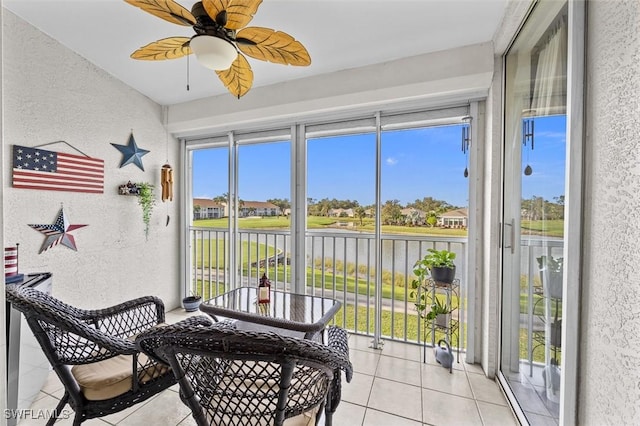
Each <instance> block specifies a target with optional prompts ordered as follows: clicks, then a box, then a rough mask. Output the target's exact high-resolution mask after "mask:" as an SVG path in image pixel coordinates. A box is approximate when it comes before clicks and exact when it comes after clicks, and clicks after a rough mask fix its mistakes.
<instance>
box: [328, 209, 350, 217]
mask: <svg viewBox="0 0 640 426" xmlns="http://www.w3.org/2000/svg"><path fill="white" fill-rule="evenodd" d="M329 216H331V217H354V216H355V215H354V213H353V209H330V210H329Z"/></svg>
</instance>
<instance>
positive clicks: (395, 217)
mask: <svg viewBox="0 0 640 426" xmlns="http://www.w3.org/2000/svg"><path fill="white" fill-rule="evenodd" d="M401 219H402V206H401V205H400V201H398V200H388V201H387V202H386V203H384V205H383V206H382V223H383V224H384V225H395V224H397V223H399V222H400V220H401Z"/></svg>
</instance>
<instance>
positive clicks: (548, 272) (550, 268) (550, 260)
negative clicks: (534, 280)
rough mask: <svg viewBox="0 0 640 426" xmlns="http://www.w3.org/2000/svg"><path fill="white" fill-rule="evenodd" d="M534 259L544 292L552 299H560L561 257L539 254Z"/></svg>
mask: <svg viewBox="0 0 640 426" xmlns="http://www.w3.org/2000/svg"><path fill="white" fill-rule="evenodd" d="M536 260H537V261H538V270H539V271H540V279H541V280H542V285H543V288H544V291H545V294H546V295H548V296H549V297H552V298H554V299H562V271H563V258H562V257H558V258H554V257H553V256H551V255H549V256H540V257H538V258H536Z"/></svg>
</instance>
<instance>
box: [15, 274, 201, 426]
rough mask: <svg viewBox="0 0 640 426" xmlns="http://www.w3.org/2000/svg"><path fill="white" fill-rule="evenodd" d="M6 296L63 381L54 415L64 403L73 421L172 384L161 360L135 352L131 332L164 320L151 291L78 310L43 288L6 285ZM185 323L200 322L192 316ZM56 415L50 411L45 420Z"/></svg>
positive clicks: (125, 404)
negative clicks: (122, 301)
mask: <svg viewBox="0 0 640 426" xmlns="http://www.w3.org/2000/svg"><path fill="white" fill-rule="evenodd" d="M5 293H6V298H7V301H8V302H10V303H11V304H12V305H13V307H14V308H15V309H17V310H19V311H20V312H22V313H23V314H24V316H25V318H26V320H27V323H28V324H29V327H30V328H31V330H32V331H33V334H34V335H35V337H36V339H37V340H38V342H39V344H40V346H41V347H42V350H43V351H44V353H45V354H46V356H47V358H48V359H49V362H50V363H51V365H52V367H53V370H54V371H55V372H56V374H57V375H58V377H59V378H60V381H61V382H62V384H63V385H64V388H65V393H64V396H63V397H62V399H61V400H60V403H59V404H58V406H57V407H56V410H55V413H54V414H55V415H57V416H60V414H61V412H62V409H63V408H64V406H65V405H66V404H67V403H68V404H69V405H71V408H73V410H74V411H75V417H74V420H73V424H74V425H79V424H80V423H82V422H83V421H85V420H87V419H91V418H95V417H102V416H105V415H107V414H111V413H115V412H118V411H121V410H124V409H125V408H128V407H130V406H132V405H134V404H137V403H139V402H142V401H145V400H146V399H148V398H150V397H152V396H153V395H155V394H157V393H158V392H160V391H162V390H164V389H166V388H168V387H170V386H172V385H174V384H175V383H176V379H175V376H174V375H173V373H172V372H171V370H170V368H169V367H168V365H167V364H159V363H158V362H157V361H155V360H152V359H149V358H148V357H147V356H146V355H145V354H142V353H140V351H139V350H138V348H137V346H136V344H135V336H136V335H137V334H139V333H141V332H142V331H145V330H148V329H149V328H152V327H154V326H157V325H158V324H162V323H163V322H164V304H163V303H162V301H161V300H160V299H158V298H156V297H152V296H147V297H141V298H138V299H135V300H130V301H127V302H124V303H121V304H118V305H116V306H112V307H110V308H105V309H100V310H84V309H78V308H75V307H73V306H69V305H67V304H65V303H63V302H61V301H60V300H58V299H56V298H54V297H52V296H49V295H47V294H45V293H43V292H40V291H37V290H34V289H31V288H28V287H21V286H17V285H7V286H6V291H5ZM185 321H188V322H189V323H191V324H200V323H206V324H210V323H211V322H210V320H209V319H207V318H206V317H192V318H189V319H188V320H185ZM56 420H57V418H56V417H54V416H52V418H51V419H49V421H48V422H47V425H52V424H54V423H55V421H56Z"/></svg>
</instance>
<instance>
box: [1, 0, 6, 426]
mask: <svg viewBox="0 0 640 426" xmlns="http://www.w3.org/2000/svg"><path fill="white" fill-rule="evenodd" d="M0 5H2V0H0ZM3 12H4V9H3V8H2V7H0V24H1V23H2V20H3V15H4V13H3ZM2 39H3V37H2V32H1V31H0V58H2V45H3V43H2ZM1 63H2V62H1V61H0V64H1ZM0 81H2V67H1V66H0ZM3 91H4V88H3V86H2V85H0V117H2V114H3V111H4V102H3V101H2V94H3ZM2 127H3V123H2V120H0V135H2ZM4 162H5V158H4V150H0V170H3V169H4ZM0 180H2V185H3V187H4V174H3V176H2V179H0ZM3 205H4V191H2V192H0V213H2V212H3V211H4V210H3ZM0 241H4V215H3V214H0ZM2 247H3V248H4V245H3V246H2ZM3 252H4V250H3ZM3 265H4V255H3ZM1 293H2V294H0V330H2V331H0V336H2V337H1V338H0V366H2V367H0V406H2V407H6V406H7V339H6V338H5V337H4V335H5V334H4V330H5V329H6V323H5V321H6V312H5V297H4V291H3V292H1ZM6 424H7V420H6V419H5V418H4V416H2V419H0V426H4V425H6Z"/></svg>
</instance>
